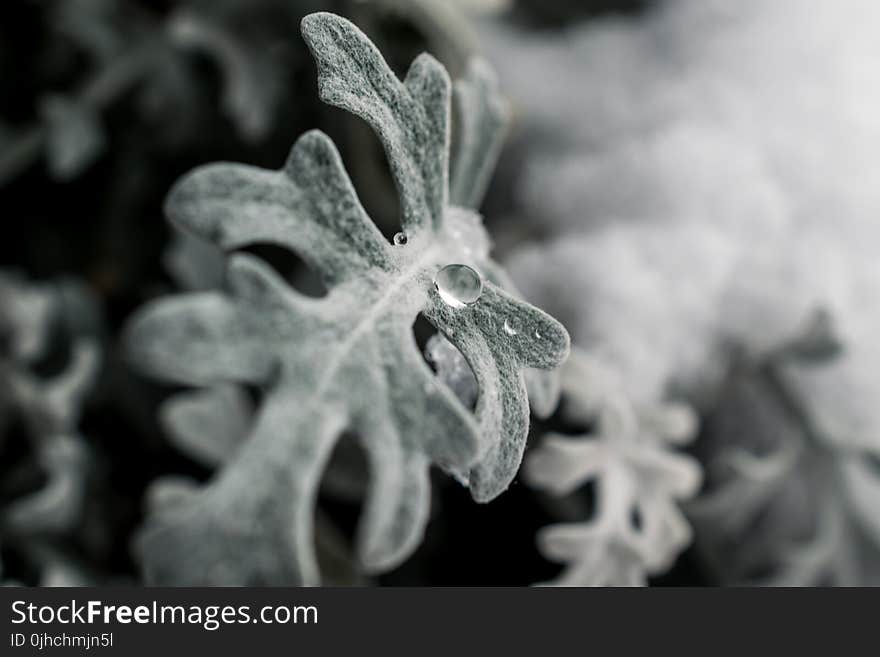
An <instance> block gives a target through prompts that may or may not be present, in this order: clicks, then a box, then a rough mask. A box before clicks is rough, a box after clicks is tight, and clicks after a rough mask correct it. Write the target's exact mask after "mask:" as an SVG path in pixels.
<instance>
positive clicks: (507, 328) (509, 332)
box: [504, 319, 519, 335]
mask: <svg viewBox="0 0 880 657" xmlns="http://www.w3.org/2000/svg"><path fill="white" fill-rule="evenodd" d="M504 332H505V333H507V335H516V334H517V333H519V331H517V330H516V329H515V328H513V325H512V324H511V323H510V322H509V321H508V320H506V319H505V320H504Z"/></svg>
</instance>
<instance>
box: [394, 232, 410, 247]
mask: <svg viewBox="0 0 880 657" xmlns="http://www.w3.org/2000/svg"><path fill="white" fill-rule="evenodd" d="M408 241H409V239H408V238H407V236H406V233H394V245H395V246H403V245H404V244H406V243H407V242H408Z"/></svg>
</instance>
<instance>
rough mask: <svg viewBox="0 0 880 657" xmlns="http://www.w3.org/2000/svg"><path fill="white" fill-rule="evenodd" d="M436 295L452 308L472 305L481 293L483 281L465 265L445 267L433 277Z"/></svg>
mask: <svg viewBox="0 0 880 657" xmlns="http://www.w3.org/2000/svg"><path fill="white" fill-rule="evenodd" d="M434 287H435V288H437V294H439V295H440V298H441V299H443V301H445V302H446V303H447V304H448V305H450V306H452V307H453V308H463V307H464V306H465V305H467V304H469V303H474V302H475V301H476V300H477V299H479V298H480V295H481V294H482V293H483V279H482V278H480V275H479V274H478V273H477V272H475V271H474V270H473V269H471V268H470V267H468V266H467V265H446V266H445V267H443V269H441V270H440V271H438V272H437V274H436V275H435V276H434Z"/></svg>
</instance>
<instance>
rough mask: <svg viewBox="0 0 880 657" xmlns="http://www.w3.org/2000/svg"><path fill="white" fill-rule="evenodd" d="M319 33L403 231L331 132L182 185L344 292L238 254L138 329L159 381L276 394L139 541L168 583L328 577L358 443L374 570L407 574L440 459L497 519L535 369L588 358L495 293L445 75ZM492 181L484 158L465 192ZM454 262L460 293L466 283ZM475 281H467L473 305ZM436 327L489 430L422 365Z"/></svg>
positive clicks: (426, 61)
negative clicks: (270, 165)
mask: <svg viewBox="0 0 880 657" xmlns="http://www.w3.org/2000/svg"><path fill="white" fill-rule="evenodd" d="M302 29H303V35H304V37H305V39H306V42H307V44H308V46H309V48H310V50H311V51H312V54H313V56H314V57H315V59H316V61H317V64H318V71H319V80H318V86H319V91H320V94H321V98H322V99H323V100H324V101H325V102H328V103H330V104H332V105H336V106H338V107H341V108H343V109H346V110H348V111H350V112H352V113H354V114H356V115H358V116H360V117H361V118H363V119H364V120H365V121H366V122H367V123H368V124H369V125H370V126H371V127H372V129H373V130H374V131H375V132H376V134H377V135H378V137H379V139H380V141H381V142H382V145H383V146H384V148H385V151H386V154H387V157H388V161H389V164H390V169H391V173H392V176H393V178H394V181H395V184H396V186H397V189H398V192H399V196H400V205H401V213H402V227H403V231H402V233H401V236H400V237H399V238H398V239H395V241H394V242H395V243H394V244H389V242H388V241H387V240H386V239H385V238H384V237H383V235H382V234H381V233H380V232H379V231H378V229H377V228H376V227H375V226H374V225H373V223H372V222H371V221H370V219H369V217H368V216H367V215H366V213H365V212H364V210H363V208H362V207H361V205H360V203H359V201H358V198H357V195H356V193H355V191H354V188H353V187H352V184H351V181H350V180H349V179H348V176H347V175H346V173H345V169H344V168H343V165H342V163H341V160H340V157H339V154H338V153H337V151H336V149H335V147H334V145H333V143H332V142H331V141H330V140H329V139H328V138H327V137H326V136H325V135H323V134H322V133H320V132H317V131H314V132H309V133H307V134H305V135H303V136H302V137H301V138H300V139H299V140H298V141H297V143H296V144H295V145H294V147H293V150H292V152H291V154H290V157H289V159H288V161H287V163H286V164H285V166H284V168H283V169H282V170H281V171H265V170H261V169H257V168H253V167H248V166H244V165H235V164H215V165H209V166H206V167H202V168H200V169H197V170H195V171H193V172H192V173H190V174H189V175H187V176H185V177H184V178H183V179H182V180H181V181H180V182H179V183H178V184H177V185H176V187H175V188H174V190H173V191H172V192H171V194H170V196H169V198H168V201H167V206H166V208H167V214H168V216H169V217H170V219H171V220H172V221H173V222H175V223H176V224H178V225H180V226H181V227H184V228H185V229H187V230H189V231H192V232H193V233H195V234H197V235H199V236H201V237H203V238H206V239H208V240H210V241H212V242H214V243H215V244H218V245H219V246H221V247H223V248H224V249H230V250H232V249H236V248H238V247H242V246H245V245H247V244H251V243H257V242H260V243H267V242H268V243H274V244H278V245H281V246H284V247H286V248H289V249H291V250H292V251H294V252H296V253H297V255H299V256H300V257H301V258H302V259H303V260H304V261H306V262H307V263H308V265H310V266H311V267H313V268H314V269H315V270H316V271H317V272H319V273H320V275H321V277H322V279H323V281H324V283H325V284H326V286H327V287H328V289H329V292H328V294H327V295H326V296H325V297H323V298H317V299H315V298H308V297H305V296H303V295H301V294H299V293H297V292H296V291H294V290H293V289H292V288H291V287H290V286H288V285H287V284H286V282H285V281H284V280H283V279H281V278H280V277H279V276H278V275H276V274H275V273H274V271H273V270H272V269H271V268H269V267H268V266H267V265H266V264H265V263H264V262H262V261H261V260H260V259H259V258H256V257H254V256H250V255H246V254H242V253H237V254H232V255H230V256H229V258H228V266H227V272H226V285H225V288H224V289H223V290H222V291H209V292H203V293H196V294H186V295H180V296H176V297H172V298H168V299H161V300H159V301H156V302H154V303H152V304H149V305H148V306H147V307H145V308H144V309H142V310H141V311H140V313H139V314H138V316H137V317H136V318H135V319H134V320H133V324H132V326H131V328H130V331H129V335H128V340H127V342H128V348H129V353H130V355H131V358H132V359H133V361H134V362H135V363H136V364H137V365H138V366H140V367H141V368H142V369H143V370H144V371H146V372H149V373H151V374H152V375H154V376H157V377H161V378H163V379H165V380H167V381H172V382H176V383H180V384H187V385H193V386H199V387H200V386H214V385H217V384H219V383H222V382H226V381H233V382H238V383H249V384H256V385H258V386H261V388H262V390H263V399H262V401H261V403H260V406H259V408H258V409H257V412H256V417H255V420H254V424H253V428H252V430H251V432H250V435H249V436H248V437H247V439H246V440H245V442H244V444H243V445H242V447H241V448H240V449H239V450H238V452H237V454H236V455H235V458H234V459H233V460H232V461H230V462H229V463H228V464H227V465H226V466H225V467H224V468H223V469H222V470H221V471H220V472H219V473H218V474H217V475H216V476H215V477H214V478H213V479H212V480H211V481H210V482H209V483H208V484H207V485H206V486H205V487H203V488H201V489H198V490H195V491H181V492H180V494H178V495H173V496H171V497H172V499H173V501H172V502H170V503H169V504H167V505H165V506H164V507H162V505H154V513H153V516H152V517H151V518H150V519H149V520H148V522H147V524H146V526H145V528H144V529H143V531H142V533H141V536H140V540H139V551H140V555H141V558H142V560H143V565H144V572H145V576H146V579H147V581H149V582H168V583H176V584H194V583H214V584H260V583H262V584H267V583H307V584H312V583H316V582H318V581H319V573H318V569H317V566H316V561H315V557H314V549H313V538H312V529H313V527H312V516H313V506H314V503H315V493H316V489H317V486H318V483H319V481H320V478H321V474H322V471H323V469H324V467H325V465H326V463H327V460H328V458H329V456H330V453H331V450H332V449H333V447H334V445H335V443H336V441H337V439H338V438H339V436H340V435H341V433H342V432H343V431H350V432H352V433H355V434H357V435H358V436H359V438H360V441H361V444H362V446H363V449H364V451H365V453H366V457H367V461H368V463H369V466H370V470H371V479H370V486H369V490H368V494H367V499H366V501H365V506H364V510H363V516H362V519H361V522H360V525H359V530H358V537H357V553H358V556H359V559H360V561H361V563H362V564H363V567H364V568H365V569H366V570H368V571H380V570H383V569H387V568H390V567H392V566H394V565H396V564H398V563H399V562H400V561H401V560H402V559H404V558H405V557H406V556H407V555H408V554H409V553H410V552H411V551H412V550H413V549H414V548H415V546H416V545H417V544H418V542H419V540H420V537H421V535H422V532H423V530H424V525H425V522H426V518H427V511H428V501H429V479H428V470H429V467H430V466H431V465H432V464H434V465H437V466H439V467H441V468H443V469H444V470H446V471H448V472H450V473H452V474H454V475H455V476H456V477H458V478H459V479H461V480H463V481H466V482H467V483H468V485H469V487H470V489H471V493H472V495H473V497H474V498H475V499H476V500H478V501H481V502H485V501H489V500H491V499H492V498H494V497H495V496H497V495H498V494H499V493H501V492H502V491H503V490H504V489H505V488H506V487H507V486H508V485H509V484H510V482H511V480H512V479H513V477H514V475H515V473H516V471H517V468H518V466H519V463H520V460H521V458H522V452H523V448H524V445H525V438H526V433H527V430H528V420H529V407H528V397H527V393H526V385H525V375H524V370H525V369H527V368H546V369H549V368H553V367H556V366H557V365H559V364H560V363H561V362H562V361H563V360H564V358H565V357H566V355H567V352H568V336H567V333H566V332H565V330H564V329H563V328H562V326H561V325H560V324H559V323H558V322H556V321H555V320H553V319H552V318H550V317H549V316H548V315H546V314H545V313H543V312H542V311H540V310H538V309H536V308H534V307H532V306H530V305H528V304H527V303H525V302H523V301H521V300H519V299H518V298H517V297H515V296H513V295H511V294H510V293H508V292H505V291H504V289H502V288H501V287H499V286H498V285H497V284H496V283H495V282H494V281H497V280H499V275H498V273H497V268H496V266H495V265H494V264H493V263H492V262H491V261H490V260H489V258H488V239H487V238H486V235H485V232H484V230H483V229H482V225H481V220H480V218H479V216H478V215H477V214H476V213H475V212H473V211H472V210H469V209H467V208H464V207H459V206H456V205H453V204H452V203H451V199H450V184H449V180H448V178H449V173H448V170H449V143H450V116H451V102H450V99H451V84H450V80H449V77H448V75H447V73H446V71H445V70H444V69H443V67H442V66H441V65H440V64H439V63H438V62H437V61H436V60H434V59H433V58H432V57H430V56H429V55H421V56H420V57H418V58H417V59H416V60H415V61H414V62H413V64H412V66H411V67H410V70H409V72H408V73H407V75H406V78H405V80H404V81H403V82H401V81H400V80H398V79H397V78H396V77H395V76H394V74H393V73H392V71H391V70H390V69H389V68H388V66H387V64H386V63H385V62H384V60H383V59H382V57H381V55H380V54H379V52H378V51H377V50H376V48H375V47H374V46H373V45H372V43H370V42H369V40H368V39H367V38H366V37H365V36H364V35H363V34H362V33H361V32H360V31H359V30H358V29H357V28H356V27H355V26H354V25H352V24H351V23H349V22H348V21H346V20H344V19H342V18H339V17H337V16H334V15H332V14H326V13H321V14H313V15H310V16H308V17H306V18H305V19H304V21H303V24H302ZM474 75H475V76H476V79H477V80H479V79H480V77H481V76H484V75H485V74H484V73H481V71H480V69H479V68H477V69H475V70H474ZM487 84H488V82H486V83H484V86H486V85H487ZM487 125H490V126H491V125H496V126H497V125H498V122H497V121H490V122H489V123H488V124H487ZM499 134H500V133H499V132H498V131H497V130H496V131H495V132H494V134H489V135H488V136H486V137H485V139H486V140H487V143H489V144H490V145H491V143H493V142H494V141H495V140H497V139H498V138H499ZM479 141H480V140H477V143H479ZM482 152H483V153H484V154H485V155H487V156H489V157H492V156H494V154H495V152H497V149H495V148H483V149H482ZM487 170H488V167H487V165H486V163H485V162H483V161H482V160H481V159H480V158H479V157H472V158H471V159H470V160H469V161H468V164H467V167H466V168H465V169H462V170H460V171H458V172H457V174H456V175H459V176H464V177H465V179H471V178H474V177H482V176H484V175H485V172H486V171H487ZM449 265H455V266H456V268H455V271H456V272H457V274H458V275H460V276H459V277H458V278H456V277H455V276H453V277H452V278H449V277H446V278H444V276H443V271H446V273H449V271H450V270H448V269H446V270H444V268H446V267H447V266H449ZM462 267H463V268H462ZM468 272H470V273H468ZM461 276H464V279H462V278H461ZM444 281H445V282H447V283H451V286H444ZM459 283H461V284H464V283H466V284H467V285H466V288H467V289H466V290H462V291H463V292H467V294H464V293H463V294H462V296H461V298H458V297H457V296H456V292H457V291H459V290H458V288H457V285H458V284H459ZM441 292H443V293H444V296H441ZM444 299H445V300H444ZM420 313H421V314H422V315H423V316H424V317H425V318H427V319H428V321H430V322H431V323H432V324H433V325H434V326H435V327H436V328H437V329H438V331H440V332H441V333H443V334H444V336H446V338H447V339H449V340H450V341H451V342H452V343H453V344H455V346H456V347H457V348H458V349H459V350H460V351H461V352H462V354H463V355H464V356H465V358H466V359H467V361H468V363H469V365H470V367H471V369H472V370H473V372H474V375H475V377H476V379H477V382H478V384H479V389H480V395H479V399H478V400H477V403H476V408H475V410H474V412H473V413H471V412H469V411H468V409H467V408H465V407H464V405H463V404H462V403H461V402H460V401H459V400H458V399H457V398H456V396H455V395H454V393H453V392H452V391H451V390H449V389H448V388H447V387H446V386H444V385H442V384H441V383H440V382H438V380H437V379H436V378H435V376H434V374H433V373H432V371H431V369H430V368H429V367H428V365H427V364H426V363H425V361H424V359H423V358H422V355H421V354H420V353H419V351H418V348H417V346H416V344H415V342H414V339H413V333H412V326H413V322H414V321H415V319H416V318H417V316H418V315H419V314H420ZM159 507H162V508H159Z"/></svg>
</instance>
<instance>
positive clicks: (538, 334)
mask: <svg viewBox="0 0 880 657" xmlns="http://www.w3.org/2000/svg"><path fill="white" fill-rule="evenodd" d="M535 337H536V338H538V340H540V339H541V332H540V331H539V330H538V329H535Z"/></svg>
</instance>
